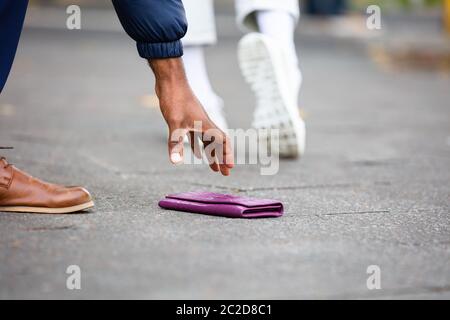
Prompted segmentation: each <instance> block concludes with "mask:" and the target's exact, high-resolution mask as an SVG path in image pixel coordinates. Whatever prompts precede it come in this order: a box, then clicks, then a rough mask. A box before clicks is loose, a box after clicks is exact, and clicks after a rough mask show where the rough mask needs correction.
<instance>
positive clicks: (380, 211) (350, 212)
mask: <svg viewBox="0 0 450 320" xmlns="http://www.w3.org/2000/svg"><path fill="white" fill-rule="evenodd" d="M370 213H391V211H390V210H368V211H347V212H330V213H324V214H323V215H324V216H338V215H347V214H370Z"/></svg>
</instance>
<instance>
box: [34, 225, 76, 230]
mask: <svg viewBox="0 0 450 320" xmlns="http://www.w3.org/2000/svg"><path fill="white" fill-rule="evenodd" d="M74 229H77V226H76V225H74V224H71V225H64V226H41V227H32V228H27V229H26V230H27V231H59V230H74Z"/></svg>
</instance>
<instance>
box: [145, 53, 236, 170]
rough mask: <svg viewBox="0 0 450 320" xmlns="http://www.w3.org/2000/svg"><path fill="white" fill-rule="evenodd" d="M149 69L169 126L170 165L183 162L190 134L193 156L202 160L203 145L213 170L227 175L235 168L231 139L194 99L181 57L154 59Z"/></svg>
mask: <svg viewBox="0 0 450 320" xmlns="http://www.w3.org/2000/svg"><path fill="white" fill-rule="evenodd" d="M150 67H151V68H152V70H153V72H154V74H155V78H156V85H155V89H156V94H157V96H158V98H159V105H160V108H161V112H162V114H163V117H164V119H165V120H166V122H167V125H168V127H169V141H168V147H169V156H170V160H171V162H172V163H174V164H180V163H182V162H183V155H184V152H183V151H184V150H183V149H184V144H183V142H184V138H185V136H186V135H187V136H188V137H189V141H190V145H191V149H192V151H193V153H194V155H195V156H196V157H198V158H202V155H201V154H202V150H201V148H202V146H201V144H202V145H203V148H204V151H205V154H206V158H207V160H208V163H209V166H210V167H211V169H212V170H213V171H215V172H219V171H220V172H221V173H222V174H223V175H225V176H228V175H229V174H230V170H231V169H232V168H233V166H234V159H233V150H232V147H231V145H230V141H229V138H228V137H227V135H226V134H225V133H224V132H223V131H221V130H220V129H219V128H218V127H217V126H216V125H215V124H214V123H213V122H212V121H211V119H209V117H208V115H207V114H206V112H205V110H204V109H203V107H202V105H201V104H200V102H199V101H198V99H197V98H196V97H195V95H194V93H193V92H192V90H191V88H190V86H189V84H188V81H187V78H186V75H185V73H184V68H183V63H182V61H181V58H171V59H154V60H151V61H150ZM200 142H202V143H200Z"/></svg>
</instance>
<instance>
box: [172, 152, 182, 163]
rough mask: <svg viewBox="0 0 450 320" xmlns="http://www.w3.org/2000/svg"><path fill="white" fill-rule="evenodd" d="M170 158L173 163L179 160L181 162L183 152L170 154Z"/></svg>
mask: <svg viewBox="0 0 450 320" xmlns="http://www.w3.org/2000/svg"><path fill="white" fill-rule="evenodd" d="M170 160H172V162H173V163H179V162H181V160H182V158H181V154H179V153H177V152H175V153H172V154H171V155H170Z"/></svg>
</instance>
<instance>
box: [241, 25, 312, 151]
mask: <svg viewBox="0 0 450 320" xmlns="http://www.w3.org/2000/svg"><path fill="white" fill-rule="evenodd" d="M282 59H283V58H282V57H280V56H279V55H278V54H277V52H276V50H274V49H273V48H271V44H269V43H267V41H266V40H265V39H264V36H263V35H261V34H258V33H251V34H248V35H246V36H244V37H243V38H242V39H241V41H240V42H239V46H238V60H239V66H240V68H241V72H242V74H243V76H244V78H245V80H246V81H247V83H249V85H250V87H251V88H252V91H253V92H254V94H255V97H256V110H255V116H254V121H253V126H254V127H255V128H257V129H258V128H267V129H270V128H274V129H279V131H280V140H279V148H280V151H279V153H280V156H283V157H299V156H301V155H302V154H303V153H304V151H305V133H306V132H305V123H304V121H303V119H302V118H301V117H300V114H299V112H298V109H297V103H296V101H295V100H293V99H292V98H290V95H289V89H288V86H289V84H288V83H287V81H288V80H287V79H286V76H285V75H284V74H283V67H284V66H283V60H282Z"/></svg>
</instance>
